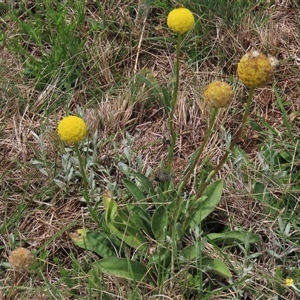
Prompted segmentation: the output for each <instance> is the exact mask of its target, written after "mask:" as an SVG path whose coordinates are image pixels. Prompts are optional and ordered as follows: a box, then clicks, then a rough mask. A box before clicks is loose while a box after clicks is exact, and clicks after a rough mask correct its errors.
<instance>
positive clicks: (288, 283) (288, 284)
mask: <svg viewBox="0 0 300 300" xmlns="http://www.w3.org/2000/svg"><path fill="white" fill-rule="evenodd" d="M285 284H286V286H291V285H293V284H294V280H293V278H287V279H286V280H285Z"/></svg>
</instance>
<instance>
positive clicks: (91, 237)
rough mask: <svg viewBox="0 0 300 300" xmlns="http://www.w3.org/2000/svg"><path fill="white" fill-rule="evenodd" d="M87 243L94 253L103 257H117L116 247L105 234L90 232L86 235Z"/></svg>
mask: <svg viewBox="0 0 300 300" xmlns="http://www.w3.org/2000/svg"><path fill="white" fill-rule="evenodd" d="M86 238H87V241H88V243H89V245H90V246H91V247H92V251H94V252H96V253H97V254H98V255H100V256H102V257H111V256H115V255H116V253H115V251H114V247H113V245H112V243H111V242H110V240H109V238H108V237H107V236H106V235H105V234H104V233H103V232H97V231H89V232H88V233H87V234H86Z"/></svg>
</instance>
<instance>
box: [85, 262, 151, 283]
mask: <svg viewBox="0 0 300 300" xmlns="http://www.w3.org/2000/svg"><path fill="white" fill-rule="evenodd" d="M101 273H104V274H107V275H111V276H116V277H121V278H126V279H128V280H133V281H143V282H152V281H153V280H152V278H151V276H150V274H149V270H148V268H147V267H146V266H145V265H143V264H141V263H139V262H136V261H132V260H129V259H126V258H120V257H109V258H104V259H101V260H99V261H97V262H95V263H93V264H92V268H91V270H90V271H89V272H88V275H90V279H91V280H92V282H98V280H95V279H96V278H95V277H98V278H99V277H100V274H101Z"/></svg>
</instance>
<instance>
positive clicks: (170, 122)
mask: <svg viewBox="0 0 300 300" xmlns="http://www.w3.org/2000/svg"><path fill="white" fill-rule="evenodd" d="M181 40H182V35H181V34H178V38H177V45H176V62H175V87H174V91H173V96H172V100H171V103H170V112H169V117H168V127H169V130H170V134H171V141H170V145H169V147H168V165H167V171H168V172H170V171H171V167H172V162H173V158H174V149H175V143H176V132H175V129H174V113H175V108H176V102H177V97H178V90H179V56H180V45H181Z"/></svg>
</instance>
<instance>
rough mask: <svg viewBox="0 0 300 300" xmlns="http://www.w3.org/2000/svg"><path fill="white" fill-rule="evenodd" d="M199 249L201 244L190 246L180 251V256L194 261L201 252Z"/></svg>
mask: <svg viewBox="0 0 300 300" xmlns="http://www.w3.org/2000/svg"><path fill="white" fill-rule="evenodd" d="M201 248H202V245H201V243H197V244H192V245H189V246H187V247H185V248H184V249H182V252H181V254H182V256H183V257H185V258H186V259H188V260H194V259H195V258H196V257H198V256H199V254H200V253H201V251H202V249H201Z"/></svg>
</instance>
